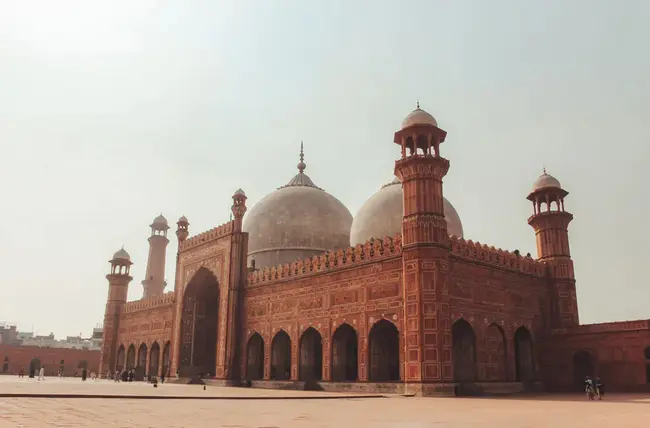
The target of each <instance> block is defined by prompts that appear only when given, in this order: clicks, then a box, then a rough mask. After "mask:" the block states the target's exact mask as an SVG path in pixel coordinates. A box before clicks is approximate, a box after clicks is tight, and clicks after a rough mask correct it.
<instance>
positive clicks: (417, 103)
mask: <svg viewBox="0 0 650 428" xmlns="http://www.w3.org/2000/svg"><path fill="white" fill-rule="evenodd" d="M415 105H416V106H417V108H418V109H419V108H420V100H417V102H416V103H415Z"/></svg>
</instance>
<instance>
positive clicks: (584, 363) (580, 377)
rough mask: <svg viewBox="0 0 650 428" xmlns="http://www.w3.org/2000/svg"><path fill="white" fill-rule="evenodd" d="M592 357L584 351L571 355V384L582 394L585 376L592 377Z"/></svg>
mask: <svg viewBox="0 0 650 428" xmlns="http://www.w3.org/2000/svg"><path fill="white" fill-rule="evenodd" d="M594 366H595V364H594V356H593V355H591V353H590V352H588V351H585V350H580V351H577V352H576V353H575V354H573V383H574V385H575V386H576V387H577V388H580V389H579V390H580V391H581V392H582V391H583V390H584V382H585V378H586V377H587V376H589V377H593V376H594V371H595V370H594Z"/></svg>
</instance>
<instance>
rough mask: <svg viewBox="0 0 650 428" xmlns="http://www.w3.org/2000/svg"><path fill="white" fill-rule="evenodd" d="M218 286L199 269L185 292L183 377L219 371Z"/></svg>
mask: <svg viewBox="0 0 650 428" xmlns="http://www.w3.org/2000/svg"><path fill="white" fill-rule="evenodd" d="M218 311H219V284H218V282H217V278H216V277H215V276H214V274H213V273H212V272H210V271H209V270H208V269H206V268H200V269H199V270H198V271H197V272H196V274H195V275H194V277H193V278H192V280H191V281H190V282H189V284H188V285H187V288H186V289H185V294H184V296H183V312H182V319H181V347H180V348H181V349H180V364H179V373H180V375H181V376H186V377H191V376H196V375H207V374H209V375H211V376H214V374H215V372H216V368H217V331H218V323H219V317H218Z"/></svg>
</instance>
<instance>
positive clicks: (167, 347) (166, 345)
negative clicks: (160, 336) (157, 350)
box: [162, 341, 171, 377]
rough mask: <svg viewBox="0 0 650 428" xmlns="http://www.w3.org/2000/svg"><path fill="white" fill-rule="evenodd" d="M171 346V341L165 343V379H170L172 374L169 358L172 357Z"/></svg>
mask: <svg viewBox="0 0 650 428" xmlns="http://www.w3.org/2000/svg"><path fill="white" fill-rule="evenodd" d="M170 346H171V345H170V344H169V341H167V343H165V347H164V348H163V366H162V374H163V376H165V377H169V375H170V373H169V371H170V367H169V357H170V354H169V352H170Z"/></svg>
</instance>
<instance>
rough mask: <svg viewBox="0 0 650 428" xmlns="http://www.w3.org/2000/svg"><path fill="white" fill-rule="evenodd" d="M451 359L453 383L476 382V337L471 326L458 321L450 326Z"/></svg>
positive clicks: (460, 320)
mask: <svg viewBox="0 0 650 428" xmlns="http://www.w3.org/2000/svg"><path fill="white" fill-rule="evenodd" d="M451 340H452V359H453V364H454V381H455V382H474V381H475V380H476V336H475V335H474V330H473V329H472V326H471V325H470V324H469V323H468V322H467V321H465V320H464V319H462V318H461V319H459V320H458V321H456V322H455V323H454V325H453V326H451Z"/></svg>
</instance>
